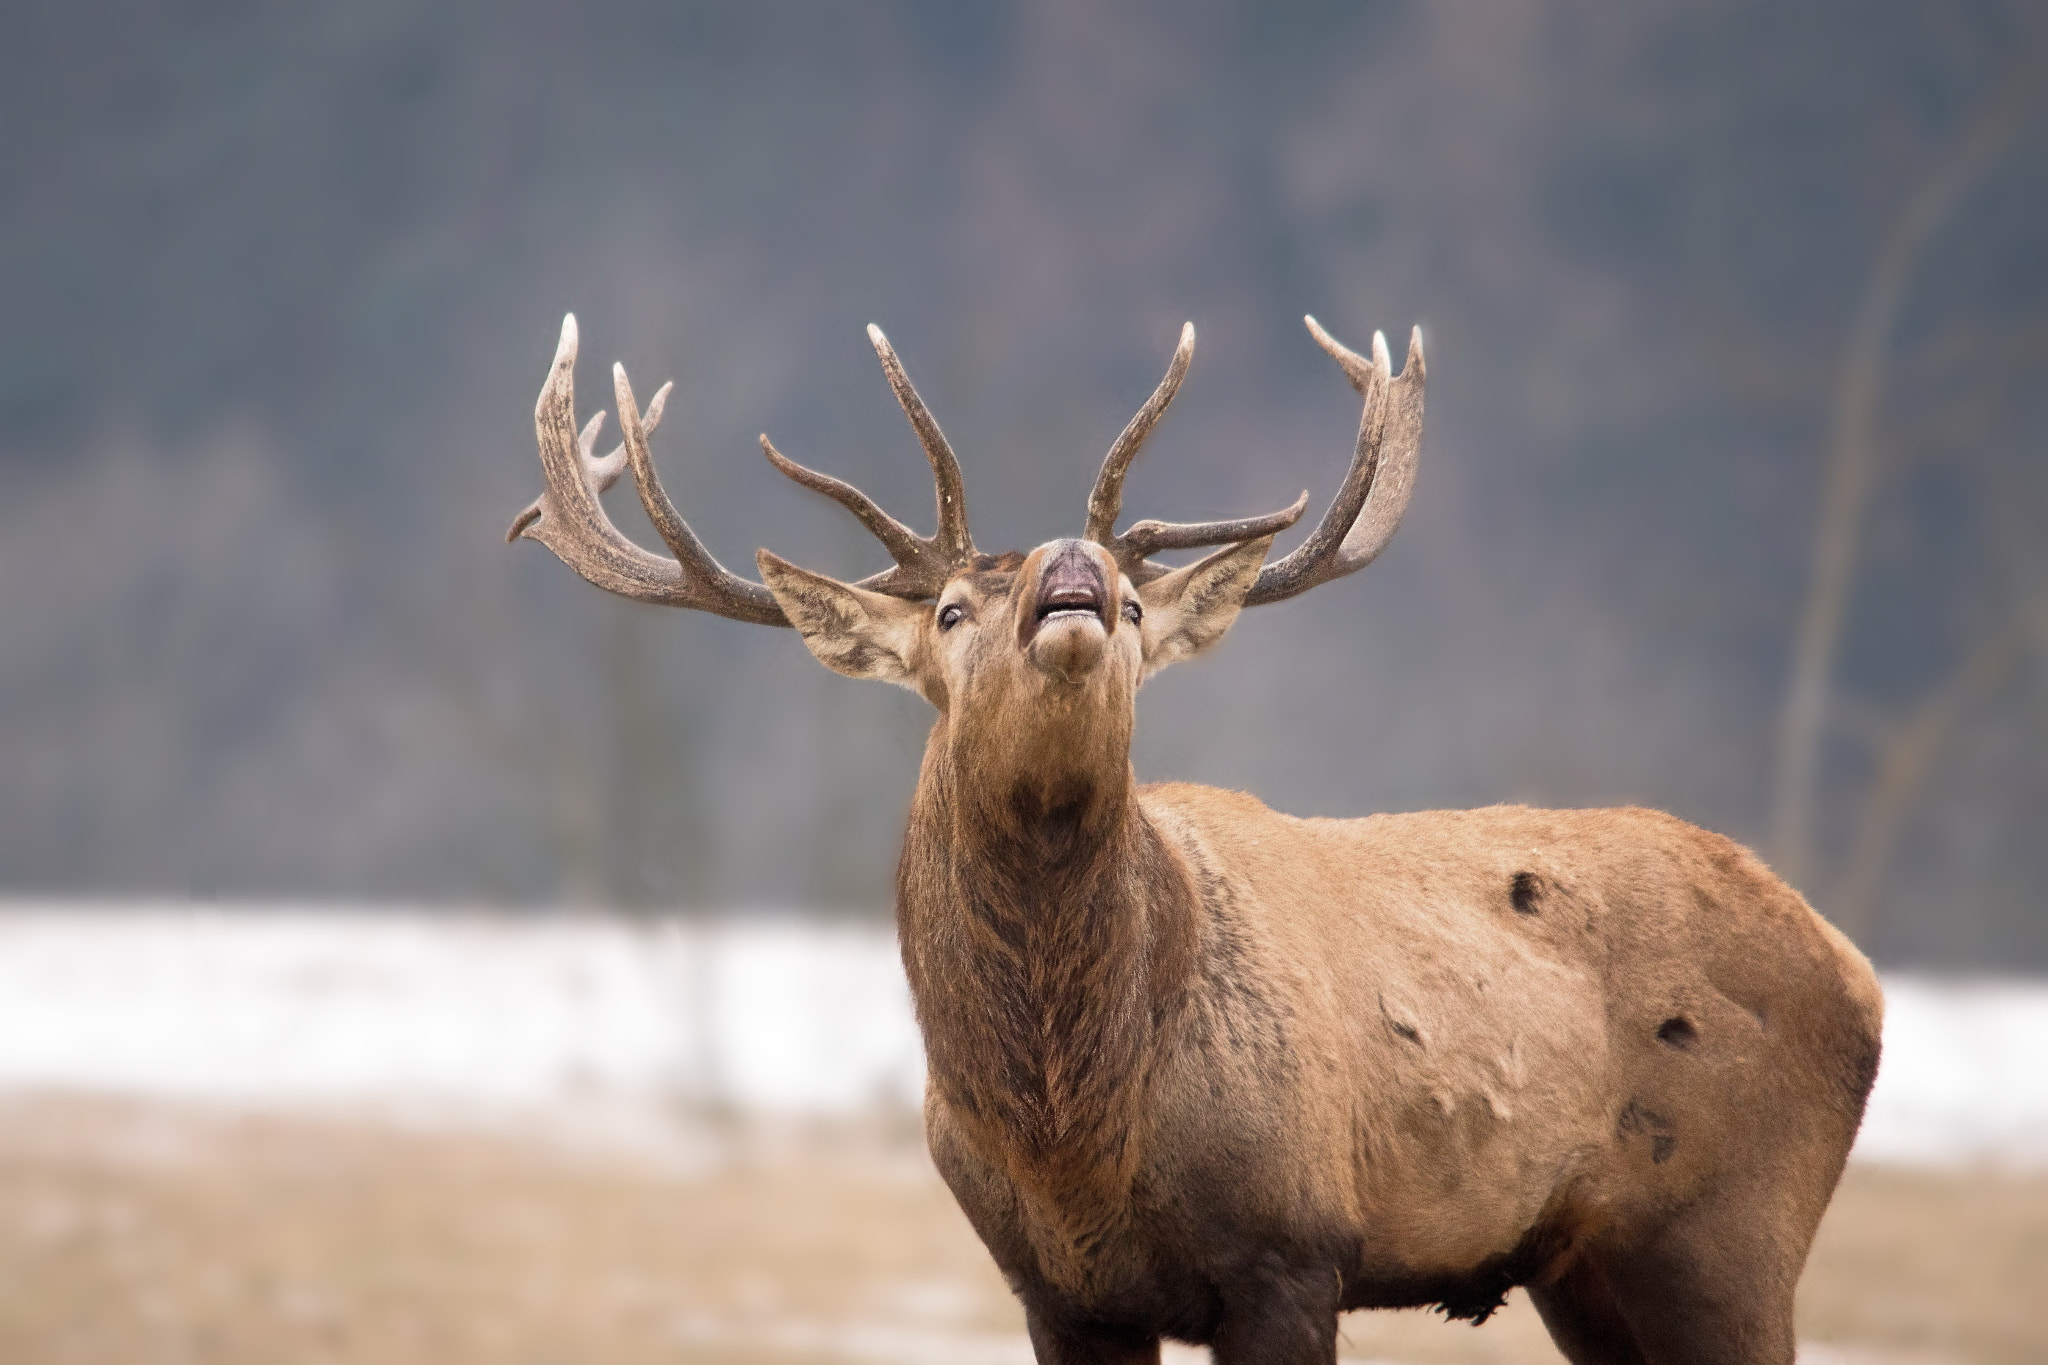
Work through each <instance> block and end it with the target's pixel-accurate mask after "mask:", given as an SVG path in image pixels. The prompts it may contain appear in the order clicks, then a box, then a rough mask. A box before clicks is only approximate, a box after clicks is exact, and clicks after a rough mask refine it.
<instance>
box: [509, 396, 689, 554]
mask: <svg viewBox="0 0 2048 1365" xmlns="http://www.w3.org/2000/svg"><path fill="white" fill-rule="evenodd" d="M674 387H675V385H674V384H673V383H668V384H663V385H662V386H661V387H660V388H659V389H657V390H655V393H654V401H653V402H652V403H649V404H648V405H647V412H646V414H645V415H644V416H642V418H641V419H640V420H641V425H642V426H643V427H644V428H645V429H646V430H647V431H649V432H651V431H653V430H654V429H655V428H656V427H658V426H660V425H661V411H662V409H663V408H664V407H666V406H668V395H669V390H671V389H673V388H674ZM603 426H604V410H603V409H602V408H600V409H598V410H597V411H596V412H594V413H592V414H591V415H590V420H589V421H588V422H585V423H584V424H583V430H582V431H580V432H578V433H577V435H576V450H577V452H578V453H579V454H580V455H582V456H583V463H584V467H585V468H587V469H588V470H589V471H590V481H591V483H592V484H593V485H595V486H596V488H597V491H598V492H600V493H606V492H610V491H611V487H612V485H613V484H615V483H617V482H618V481H619V476H620V475H621V474H623V473H625V472H626V443H625V442H624V441H621V442H619V444H617V445H615V446H613V447H612V451H611V454H609V455H603V456H599V455H593V454H591V452H592V451H593V450H595V449H596V448H597V433H598V431H599V430H600V429H601V428H603ZM540 513H541V499H540V498H535V499H534V500H533V501H532V502H530V503H528V504H526V507H525V509H524V510H522V511H521V512H520V513H519V515H518V516H516V517H514V518H512V528H511V529H510V530H508V531H507V532H505V543H506V544H507V545H510V544H511V543H512V542H513V541H515V540H517V539H519V533H520V532H521V531H524V530H525V529H526V528H527V527H529V526H531V525H533V523H534V522H536V521H539V520H540Z"/></svg>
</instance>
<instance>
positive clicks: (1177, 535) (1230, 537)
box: [1109, 490, 1308, 583]
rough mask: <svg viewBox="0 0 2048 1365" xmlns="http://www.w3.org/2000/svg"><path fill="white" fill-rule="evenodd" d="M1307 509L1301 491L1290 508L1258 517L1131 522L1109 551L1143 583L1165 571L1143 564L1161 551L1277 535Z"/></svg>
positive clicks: (1228, 543) (1154, 565)
mask: <svg viewBox="0 0 2048 1365" xmlns="http://www.w3.org/2000/svg"><path fill="white" fill-rule="evenodd" d="M1307 509H1308V492H1307V491H1306V490H1303V492H1302V495H1301V496H1300V497H1298V498H1296V499H1295V500H1294V503H1293V505H1292V506H1288V507H1283V508H1281V509H1280V510H1279V511H1277V512H1268V513H1266V514H1265V515H1264V516H1262V517H1238V518H1236V519H1234V520H1231V521H1183V522H1174V521H1139V522H1133V523H1132V524H1131V529H1130V530H1128V531H1126V532H1124V533H1123V534H1122V535H1120V536H1118V537H1116V539H1115V540H1114V541H1113V542H1112V543H1111V544H1110V546H1109V549H1110V552H1111V553H1112V554H1114V555H1115V556H1116V557H1117V562H1118V563H1119V564H1121V565H1122V566H1123V568H1124V572H1126V573H1128V574H1130V575H1131V581H1132V582H1134V583H1147V582H1150V581H1151V580H1152V579H1155V578H1157V577H1159V576H1160V575H1161V574H1164V573H1166V572H1167V569H1166V568H1165V566H1163V565H1159V564H1148V563H1146V562H1145V561H1146V559H1147V558H1148V557H1149V556H1151V555H1155V554H1158V553H1159V552H1160V551H1161V550H1193V549H1198V548H1200V547H1202V546H1207V545H1235V544H1237V543H1238V542H1239V541H1241V540H1250V539H1252V538H1253V537H1254V536H1271V535H1278V534H1279V533H1280V532H1282V531H1284V530H1286V529H1287V528H1288V527H1290V526H1292V525H1294V523H1295V522H1297V521H1300V520H1301V514H1302V513H1303V512H1304V511H1306V510H1307Z"/></svg>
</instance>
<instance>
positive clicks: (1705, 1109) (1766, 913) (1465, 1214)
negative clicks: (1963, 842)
mask: <svg viewBox="0 0 2048 1365" xmlns="http://www.w3.org/2000/svg"><path fill="white" fill-rule="evenodd" d="M1267 543H1268V541H1267V540H1258V541H1253V542H1250V543H1248V544H1246V545H1242V546H1238V547H1235V548H1232V549H1227V550H1225V551H1222V552H1221V553H1219V554H1216V555H1213V556H1211V557H1210V558H1209V559H1208V560H1205V561H1203V562H1202V563H1201V564H1198V565H1195V566H1192V567H1191V568H1189V569H1184V570H1180V571H1177V572H1176V573H1174V574H1171V575H1168V576H1167V577H1165V578H1162V579H1160V580H1158V581H1157V582H1153V583H1148V584H1145V585H1143V586H1141V587H1133V586H1132V584H1131V582H1130V580H1129V579H1128V578H1118V577H1116V566H1115V563H1114V561H1112V560H1110V559H1109V557H1108V555H1107V554H1106V553H1105V552H1103V551H1102V550H1100V549H1099V548H1096V547H1092V546H1091V547H1085V548H1084V549H1082V550H1078V551H1077V550H1074V549H1072V548H1069V547H1073V546H1077V545H1080V544H1081V542H1055V543H1054V544H1053V545H1051V546H1047V547H1043V548H1041V549H1040V550H1038V551H1036V552H1034V553H1033V554H1032V555H1031V556H1030V557H1028V558H1027V559H1026V560H1024V561H1023V563H1022V564H1021V566H1018V567H1016V568H1015V569H1014V570H1012V568H1011V564H1004V565H1003V566H1002V567H1001V568H1000V569H995V568H990V569H985V570H982V571H979V572H972V573H966V574H963V575H961V576H959V577H957V578H956V579H954V581H953V582H952V583H950V584H948V585H947V587H946V589H945V592H944V593H943V595H942V596H941V597H940V600H939V603H938V609H939V611H941V612H943V611H944V610H945V609H946V608H947V607H948V606H955V607H959V608H960V609H961V624H960V625H958V626H955V627H952V628H950V629H941V628H940V627H939V626H938V625H937V624H936V616H935V613H934V610H933V607H932V606H931V605H930V604H918V603H908V602H903V601H900V600H898V599H893V598H887V597H883V596H880V595H878V594H874V593H868V592H863V591H862V590H860V589H857V588H852V587H849V586H847V585H843V584H837V583H833V582H832V581H831V580H829V579H821V578H818V577H817V576H815V575H811V574H808V573H805V572H804V571H802V570H798V569H795V568H794V567H793V566H790V565H787V564H785V563H783V562H782V561H780V560H776V559H774V558H773V557H772V556H766V555H764V556H763V557H762V560H761V564H762V569H763V572H764V574H765V576H766V578H767V581H768V584H769V586H770V587H771V588H772V589H773V590H774V592H775V594H776V597H777V599H778V601H779V602H780V603H781V604H782V606H783V608H784V610H785V612H786V613H787V614H788V616H789V618H790V619H791V621H792V623H794V624H795V625H796V626H797V627H798V628H799V629H800V630H801V631H803V633H804V635H805V639H806V642H807V643H808V644H809V645H810V646H811V648H812V650H813V651H814V652H815V653H816V654H817V655H818V657H819V658H820V659H822V660H824V661H825V662H826V663H828V664H829V665H831V666H832V667H834V668H837V669H839V670H840V671H842V672H847V673H851V674H855V675H857V676H868V677H884V678H889V679H891V680H894V681H898V682H902V683H905V684H907V685H909V686H913V687H915V688H917V689H918V690H919V691H921V692H922V693H923V694H924V695H925V696H927V697H928V698H930V699H931V700H932V701H933V703H934V705H936V706H937V707H938V708H939V711H940V716H939V719H938V722H937V724H936V725H935V726H934V727H933V730H932V736H931V741H930V744H929V746H928V748H927V750H926V753H925V759H924V766H923V770H922V774H921V777H920V780H919V784H918V789H917V795H916V798H915V801H914V805H913V809H912V813H911V819H910V828H909V832H908V834H907V836H906V838H905V841H904V849H903V858H902V863H901V867H900V871H899V875H898V906H897V910H898V916H899V925H900V931H901V940H902V948H903V959H904V965H905V968H906V970H907V972H908V974H909V979H910V985H911V989H912V992H913V994H914V996H915V999H916V1002H917V1010H918V1019H919V1023H920V1025H921V1027H922V1029H923V1031H924V1036H925V1043H926V1049H927V1055H928V1059H929V1067H930V1080H929V1085H928V1089H927V1097H926V1123H927V1130H928V1135H929V1139H930V1144H931V1151H932V1156H933V1159H934V1160H935V1161H936V1163H937V1164H938V1167H939V1170H940V1172H941V1173H942V1174H943V1175H944V1177H945V1179H946V1181H947V1183H948V1184H949V1185H950V1186H951V1187H952V1189H953V1191H954V1194H955V1195H956V1197H957V1198H958V1199H959V1201H960V1205H961V1207H962V1208H963V1209H964V1210H965V1211H966V1213H967V1216H968V1217H969V1219H970V1220H972V1222H973V1224H974V1227H975V1229H976V1231H977V1232H978V1233H979V1234H980V1235H981V1237H982V1239H983V1241H984V1242H985V1243H987V1245H988V1247H989V1250H990V1252H991V1253H992V1254H993V1255H994V1256H995V1258H996V1260H997V1262H998V1263H999V1265H1000V1266H1001V1267H1002V1269H1003V1271H1004V1273H1005V1274H1006V1275H1007V1276H1008V1277H1009V1279H1010V1281H1011V1283H1012V1284H1013V1285H1014V1286H1015V1287H1016V1289H1017V1292H1018V1294H1019V1295H1020V1296H1021V1298H1022V1299H1023V1301H1024V1305H1025V1309H1026V1313H1027V1316H1028V1319H1029V1322H1030V1327H1031V1334H1032V1340H1033V1342H1034V1343H1035V1345H1036V1349H1037V1353H1038V1356H1039V1359H1040V1360H1041V1361H1048V1362H1083V1361H1115V1362H1138V1361H1156V1360H1157V1358H1158V1345H1157V1343H1158V1341H1159V1339H1160V1338H1162V1337H1171V1338H1176V1339H1180V1340H1184V1341H1190V1342H1195V1343H1205V1344H1210V1345H1212V1346H1213V1348H1214V1351H1215V1355H1216V1358H1217V1359H1218V1360H1219V1361H1223V1362H1228V1363H1230V1365H1246V1363H1248V1362H1312V1361H1313V1362H1329V1361H1332V1360H1333V1359H1334V1358H1335V1334H1336V1318H1337V1314H1338V1313H1339V1312H1340V1311H1342V1310H1345V1309H1351V1308H1367V1307H1396V1306H1413V1305H1422V1304H1435V1305H1440V1306H1441V1307H1442V1308H1443V1309H1444V1311H1445V1312H1446V1313H1448V1314H1449V1315H1451V1316H1454V1317H1462V1318H1469V1319H1471V1320H1473V1321H1483V1320H1484V1318H1485V1317H1486V1315H1487V1314H1488V1313H1490V1312H1491V1311H1492V1310H1493V1309H1494V1308H1496V1307H1498V1306H1499V1304H1500V1302H1501V1300H1502V1297H1503V1296H1504V1295H1505V1293H1506V1292H1507V1291H1508V1290H1509V1289H1510V1288H1511V1287H1513V1286H1516V1285H1527V1286H1529V1288H1530V1292H1531V1293H1532V1295H1533V1296H1534V1297H1535V1299H1536V1302H1537V1305H1538V1307H1539V1309H1540V1311H1541V1312H1542V1314H1543V1317H1544V1320H1545V1322H1546V1323H1547V1324H1548V1325H1549V1327H1550V1329H1551V1332H1552V1334H1553V1336H1554V1337H1555V1338H1556V1340H1557V1342H1558V1344H1559V1346H1560V1348H1561V1349H1562V1350H1564V1352H1565V1353H1566V1354H1567V1355H1568V1356H1569V1357H1570V1358H1571V1359H1573V1360H1574V1361H1576V1362H1581V1363H1582V1365H1587V1363H1590V1362H1650V1363H1651V1365H1679V1363H1680V1362H1687V1363H1690V1362H1722V1361H1726V1362H1736V1361H1759V1362H1779V1363H1781V1365H1784V1363H1789V1362H1790V1361H1791V1360H1792V1356H1793V1341H1792V1328H1791V1305H1792V1294H1793V1288H1794V1286H1795V1284H1796V1283H1797V1280H1798V1276H1799V1272H1800V1269H1801V1266H1802V1265H1803V1263H1804V1260H1805V1256H1806V1251H1807V1247H1808V1245H1809V1243H1810V1242H1811V1239H1812V1236H1813V1233H1814V1229H1815V1227H1816V1225H1817V1224H1818V1222H1819V1220H1820V1216H1821V1213H1822V1211H1823V1210H1824V1209H1825V1207H1826V1205H1827V1202H1828V1199H1829V1197H1830V1195H1831V1194H1832V1192H1833V1189H1834V1186H1835V1182H1836V1180H1837V1178H1838V1177H1839V1175H1840V1172H1841V1169H1842V1163H1843V1161H1844V1159H1845V1157H1846V1154H1847V1152H1848V1149H1849V1146H1850V1143H1851V1141H1852V1139H1853V1138H1854V1135H1855V1132H1856V1128H1857V1124H1858V1122H1859V1120H1860V1117H1861V1114H1862V1109H1863V1102H1864V1097H1865V1095H1866V1094H1867V1092H1868V1090H1869V1087H1870V1083H1871V1080H1872V1078H1873V1077H1874V1075H1875V1070H1876V1064H1877V1050H1878V1037H1879V1023H1880V1018H1881V1013H1882V1002H1881V998H1880V996H1879V993H1878V988H1877V983H1876V979H1875V977H1874V975H1873V974H1872V972H1871V970H1870V967H1869V964H1868V963H1867V962H1866V961H1865V960H1864V958H1863V957H1862V955H1861V954H1859V953H1858V952H1857V951H1856V949H1855V948H1854V947H1853V946H1852V945H1851V944H1850V943H1849V942H1848V941H1847V940H1846V939H1845V938H1843V937H1842V935H1840V934H1839V933H1837V932H1836V931H1835V930H1834V929H1833V928H1831V927H1830V926H1829V925H1828V924H1827V923H1826V922H1824V921H1823V920H1822V919H1820V917H1819V916H1817V915H1815V914H1814V912H1813V911H1812V910H1811V909H1809V908H1808V907H1807V905H1806V904H1805V903H1804V902H1803V901H1802V900H1801V899H1800V898H1799V896H1798V895H1797V894H1796V893H1795V892H1793V891H1792V890H1791V889H1790V888H1788V887H1787V886H1785V885H1784V883H1782V882H1780V881H1779V880H1778V879H1777V878H1775V877H1773V876H1772V875H1771V873H1770V872H1769V871H1768V870H1767V869H1766V868H1765V867H1764V866H1763V865H1762V864H1761V863H1760V862H1758V861H1757V860H1756V858H1754V857H1753V856H1752V855H1750V854H1749V853H1748V852H1747V851H1745V850H1744V849H1742V848H1740V847H1739V846H1737V845H1736V844H1734V843H1731V842H1730V841H1729V840H1727V839H1724V838H1721V837H1719V836H1717V835H1714V834H1709V833H1706V832H1705V831H1702V830H1699V829H1696V828H1694V827H1692V826H1690V825H1687V824H1685V823H1683V822H1682V821H1679V820H1676V819H1674V818H1672V817H1670V816H1667V815H1662V814H1658V813H1656V812H1653V811H1646V810H1599V811H1546V810H1532V809H1527V808H1522V807H1512V806H1500V807H1493V808H1489V809H1485V810H1476V811H1459V812H1433V813H1428V814H1418V815H1380V816H1373V817H1369V818H1366V819H1362V820H1318V819H1296V818H1293V817H1290V816H1285V815H1280V814H1277V813H1275V812H1273V811H1271V810H1268V809H1267V808H1266V807H1265V806H1263V805H1261V804H1260V803H1259V802H1258V801H1256V800H1254V799H1253V798H1252V797H1249V796H1246V795H1242V794H1239V793H1235V792H1225V791H1217V790H1213V789H1210V788H1204V787H1195V786H1187V785H1181V784H1165V785H1158V786H1146V787H1139V786H1137V785H1135V783H1134V781H1133V779H1132V776H1131V770H1130V761H1129V751H1130V739H1131V729H1132V722H1133V717H1134V709H1135V708H1134V703H1135V693H1136V690H1137V687H1138V684H1139V682H1140V681H1141V680H1142V678H1143V677H1144V676H1146V675H1147V674H1148V673H1150V672H1152V671H1154V670H1156V669H1157V668H1158V667H1161V666H1164V664H1165V663H1168V662H1172V661H1173V660H1175V659H1177V658H1180V657H1185V656H1186V655H1188V654H1192V653H1195V652H1199V650H1200V649H1202V648H1205V647H1207V645H1209V644H1211V643H1213V642H1214V641H1215V639H1217V638H1218V637H1220V636H1221V634H1222V633H1223V631H1224V630H1225V629H1227V627H1228V626H1229V624H1230V621H1231V619H1233V618H1234V617H1235V615H1236V612H1237V609H1238V606H1239V603H1240V602H1241V600H1242V598H1243V596H1244V593H1245V591H1246V590H1247V588H1248V587H1249V586H1250V584H1251V582H1252V575H1254V574H1256V573H1257V571H1258V567H1259V564H1260V562H1261V561H1262V559H1263V557H1264V554H1265V550H1266V546H1267ZM1077 553H1078V554H1087V555H1091V556H1093V557H1094V560H1095V562H1097V563H1098V564H1100V565H1101V568H1102V571H1103V573H1104V574H1105V576H1106V579H1107V581H1108V582H1110V583H1112V584H1113V585H1114V587H1113V589H1112V591H1113V592H1114V593H1115V594H1116V595H1117V597H1118V598H1119V599H1120V600H1122V601H1127V602H1131V603H1134V604H1135V606H1136V607H1138V608H1142V611H1143V613H1144V619H1143V620H1142V622H1141V623H1139V624H1137V625H1136V626H1133V625H1131V624H1130V623H1129V622H1128V621H1127V620H1123V619H1120V618H1119V616H1118V613H1117V612H1116V611H1115V610H1114V609H1109V610H1106V611H1105V613H1104V614H1105V615H1106V616H1107V617H1108V618H1109V620H1108V623H1107V629H1102V628H1101V626H1100V624H1099V623H1096V622H1093V621H1081V622H1079V623H1075V622H1072V621H1067V620H1062V618H1053V619H1052V620H1050V621H1048V622H1047V623H1046V624H1045V626H1044V627H1043V628H1042V629H1041V628H1040V627H1039V625H1038V623H1037V622H1036V621H1035V620H1027V619H1026V618H1025V615H1024V614H1025V613H1027V612H1030V611H1032V609H1033V604H1034V603H1036V602H1037V600H1038V599H1037V581H1038V575H1039V574H1040V572H1041V571H1042V570H1043V568H1044V566H1045V565H1046V563H1048V562H1049V558H1050V556H1052V555H1054V554H1065V555H1068V556H1072V555H1074V554H1077ZM1013 563H1014V561H1013Z"/></svg>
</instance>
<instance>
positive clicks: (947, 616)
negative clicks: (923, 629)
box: [939, 602, 967, 630]
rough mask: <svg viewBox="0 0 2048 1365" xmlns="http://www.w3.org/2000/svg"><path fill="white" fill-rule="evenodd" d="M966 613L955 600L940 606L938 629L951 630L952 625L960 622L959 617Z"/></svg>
mask: <svg viewBox="0 0 2048 1365" xmlns="http://www.w3.org/2000/svg"><path fill="white" fill-rule="evenodd" d="M966 614H967V612H966V611H965V610H964V609H963V608H962V607H961V606H960V604H959V603H957V602H955V603H952V604H951V605H949V606H944V607H940V608H939V629H940V630H951V629H952V628H953V627H955V626H957V625H959V624H960V618H961V617H963V616H965V615H966Z"/></svg>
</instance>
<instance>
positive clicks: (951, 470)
mask: <svg viewBox="0 0 2048 1365" xmlns="http://www.w3.org/2000/svg"><path fill="white" fill-rule="evenodd" d="M868 341H869V342H870V343H872V344H873V346H874V348H875V355H876V356H878V357H879V358H880V359H881V362H882V373H883V374H885V375H887V376H888V379H889V387H890V388H891V389H893V390H894V391H895V393H896V401H897V403H898V404H900V405H901V406H902V408H903V415H904V416H906V417H908V418H909V419H910V425H911V429H912V430H914V431H916V432H917V439H918V443H919V444H921V445H922V446H923V447H924V456H925V458H926V459H927V460H929V461H931V466H932V483H933V485H934V486H935V491H936V493H937V496H938V504H939V529H938V531H937V533H936V534H934V535H933V537H932V541H933V543H934V544H935V545H936V546H937V548H938V550H939V552H940V553H941V554H942V555H944V556H945V558H946V560H947V562H948V563H951V564H955V565H958V564H965V563H966V562H967V561H969V560H970V559H972V558H973V557H974V537H973V536H971V535H969V534H968V531H967V487H966V481H965V480H963V479H962V478H961V477H960V461H959V460H958V459H957V458H955V457H954V455H953V447H952V446H950V445H948V444H947V443H946V433H944V432H943V431H940V430H939V424H938V421H937V419H935V418H934V417H933V416H932V413H931V409H930V408H927V407H926V406H925V405H924V399H922V398H920V397H918V395H917V388H916V386H914V385H913V384H912V383H911V382H910V376H909V375H907V374H905V373H904V372H903V362H902V361H900V360H898V359H897V358H896V348H895V347H893V346H891V345H890V344H889V338H888V337H886V336H883V335H882V329H881V328H879V327H877V326H875V324H873V323H872V322H871V323H869V324H868ZM828 496H829V495H828ZM856 515H858V514H856Z"/></svg>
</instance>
